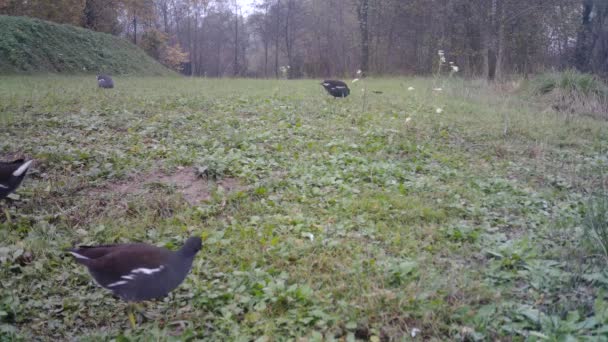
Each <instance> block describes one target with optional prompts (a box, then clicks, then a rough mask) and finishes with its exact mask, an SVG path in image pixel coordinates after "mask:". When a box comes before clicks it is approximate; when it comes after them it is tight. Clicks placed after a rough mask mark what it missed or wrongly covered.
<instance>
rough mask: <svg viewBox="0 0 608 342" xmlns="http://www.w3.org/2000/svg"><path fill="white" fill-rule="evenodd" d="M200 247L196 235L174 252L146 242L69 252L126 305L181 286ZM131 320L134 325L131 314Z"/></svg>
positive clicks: (152, 297)
mask: <svg viewBox="0 0 608 342" xmlns="http://www.w3.org/2000/svg"><path fill="white" fill-rule="evenodd" d="M201 244H202V241H201V238H200V237H197V236H193V237H191V238H189V239H188V240H187V241H186V243H185V244H184V245H183V246H182V248H181V249H179V250H178V251H175V252H172V251H170V250H168V249H166V248H161V247H156V246H151V245H147V244H144V243H132V244H118V245H102V246H81V247H79V248H74V249H72V250H70V251H69V252H70V253H71V254H72V255H73V256H74V257H75V258H76V261H77V262H79V263H81V264H83V265H85V266H86V267H87V268H88V269H89V273H91V276H93V279H95V281H96V282H97V283H98V284H99V285H101V286H102V287H103V288H105V289H108V290H110V291H112V292H113V293H114V295H116V296H118V297H120V298H121V299H123V300H125V301H127V302H138V301H143V300H148V299H154V298H160V297H164V296H166V295H167V294H168V293H169V292H171V291H172V290H173V289H175V288H176V287H178V286H179V285H180V284H181V283H182V282H183V281H184V279H185V278H186V276H187V275H188V272H190V268H191V267H192V261H193V260H194V257H195V256H196V253H198V251H199V250H200V249H201ZM129 319H130V321H131V324H132V325H133V326H134V325H135V319H134V317H133V314H132V312H131V311H129Z"/></svg>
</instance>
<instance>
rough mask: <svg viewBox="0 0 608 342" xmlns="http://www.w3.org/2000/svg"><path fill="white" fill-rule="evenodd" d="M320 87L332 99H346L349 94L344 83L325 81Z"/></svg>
mask: <svg viewBox="0 0 608 342" xmlns="http://www.w3.org/2000/svg"><path fill="white" fill-rule="evenodd" d="M321 85H322V86H323V88H325V90H327V92H328V93H329V94H330V95H331V96H333V97H347V96H348V95H349V94H350V89H348V86H347V85H346V83H344V82H342V81H338V80H325V81H323V82H321Z"/></svg>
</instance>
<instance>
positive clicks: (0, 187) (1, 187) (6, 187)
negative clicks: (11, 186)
mask: <svg viewBox="0 0 608 342" xmlns="http://www.w3.org/2000/svg"><path fill="white" fill-rule="evenodd" d="M0 189H8V186H4V185H2V184H0Z"/></svg>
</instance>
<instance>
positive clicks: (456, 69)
mask: <svg viewBox="0 0 608 342" xmlns="http://www.w3.org/2000/svg"><path fill="white" fill-rule="evenodd" d="M458 70H460V69H458V67H457V66H456V65H452V71H453V72H458Z"/></svg>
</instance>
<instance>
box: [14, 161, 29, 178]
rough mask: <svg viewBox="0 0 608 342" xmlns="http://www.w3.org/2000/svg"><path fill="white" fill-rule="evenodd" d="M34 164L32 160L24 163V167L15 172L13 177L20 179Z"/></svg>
mask: <svg viewBox="0 0 608 342" xmlns="http://www.w3.org/2000/svg"><path fill="white" fill-rule="evenodd" d="M31 163H32V160H28V161H27V162H25V163H23V165H21V166H19V168H18V169H17V170H15V172H13V176H15V177H19V176H21V175H22V174H23V173H24V172H25V171H26V170H27V168H28V167H30V164H31Z"/></svg>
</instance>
